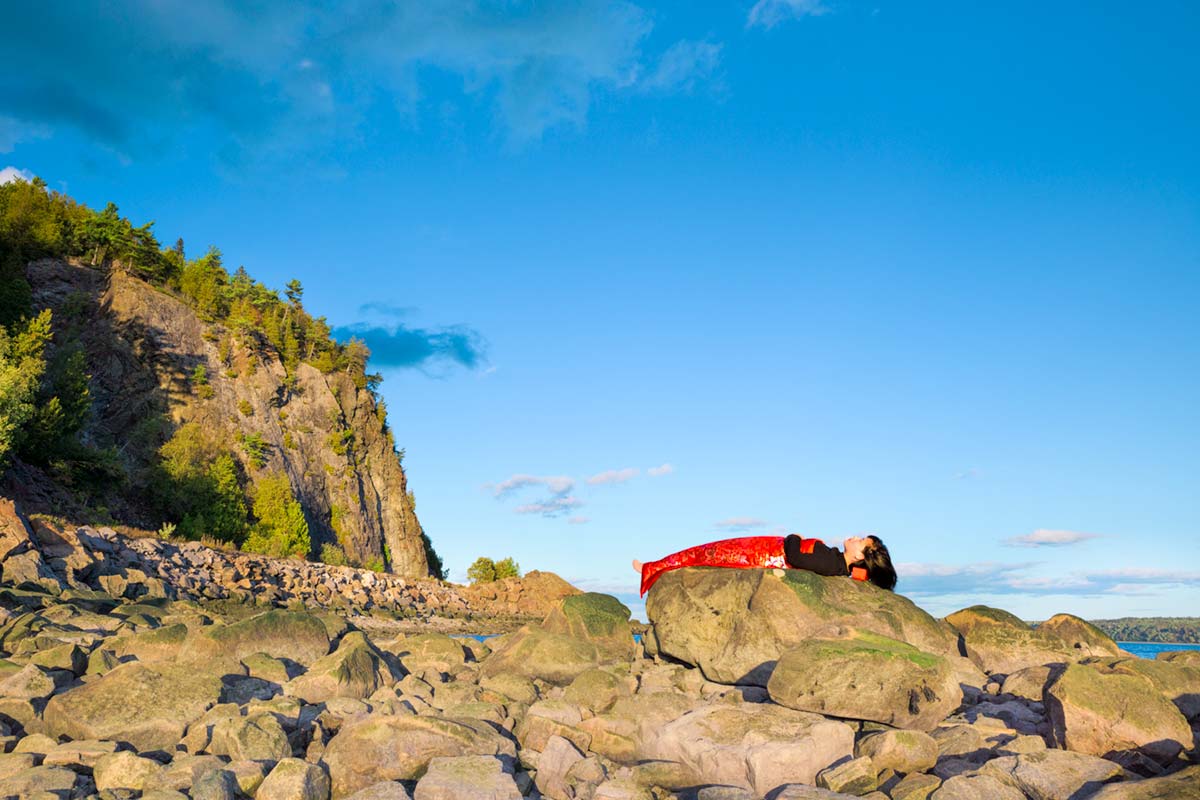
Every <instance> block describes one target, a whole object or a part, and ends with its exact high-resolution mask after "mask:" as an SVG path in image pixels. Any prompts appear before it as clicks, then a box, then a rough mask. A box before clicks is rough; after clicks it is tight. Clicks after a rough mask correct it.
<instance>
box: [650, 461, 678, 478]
mask: <svg viewBox="0 0 1200 800" xmlns="http://www.w3.org/2000/svg"><path fill="white" fill-rule="evenodd" d="M674 471H675V467H674V466H673V465H671V464H662V465H661V466H657V467H651V468H650V469H648V470H646V474H647V475H649V476H651V477H653V478H657V477H659V476H661V475H670V474H671V473H672V472H674Z"/></svg>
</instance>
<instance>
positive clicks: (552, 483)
mask: <svg viewBox="0 0 1200 800" xmlns="http://www.w3.org/2000/svg"><path fill="white" fill-rule="evenodd" d="M530 486H544V487H546V488H547V489H549V490H550V492H551V494H555V495H565V494H569V493H570V491H571V490H572V489H574V488H575V479H574V478H568V477H567V476H565V475H551V476H542V475H526V474H518V475H513V476H512V477H511V478H506V479H505V480H502V481H500V483H497V484H496V485H495V486H494V487H493V488H492V493H493V494H494V495H495V496H496V497H498V498H502V497H507V496H508V495H510V494H512V493H513V492H516V491H518V490H520V489H527V488H529V487H530Z"/></svg>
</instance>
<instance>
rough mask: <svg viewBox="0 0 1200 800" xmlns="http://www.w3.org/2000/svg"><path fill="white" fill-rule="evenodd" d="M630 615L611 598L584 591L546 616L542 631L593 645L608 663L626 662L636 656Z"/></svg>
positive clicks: (565, 601) (622, 605)
mask: <svg viewBox="0 0 1200 800" xmlns="http://www.w3.org/2000/svg"><path fill="white" fill-rule="evenodd" d="M629 613H630V612H629V608H628V607H627V606H626V605H625V604H624V603H622V602H621V601H620V600H618V599H617V598H615V597H613V596H612V595H609V594H601V593H599V592H584V593H583V594H576V595H571V596H569V597H565V598H563V599H562V601H561V602H560V603H559V604H558V606H557V607H556V608H554V609H553V610H552V611H551V612H550V613H549V614H547V615H546V618H545V619H544V620H543V621H542V629H543V630H545V631H547V632H549V633H557V634H560V635H563V636H571V637H573V638H576V639H582V640H584V641H587V642H591V643H592V644H594V645H595V646H596V649H597V650H598V651H599V652H600V657H601V658H602V659H603V660H605V661H617V660H622V659H625V660H627V659H629V658H630V657H631V656H632V654H633V631H632V630H631V629H630V627H629Z"/></svg>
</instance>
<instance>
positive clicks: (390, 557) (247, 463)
mask: <svg viewBox="0 0 1200 800" xmlns="http://www.w3.org/2000/svg"><path fill="white" fill-rule="evenodd" d="M27 275H28V279H29V282H30V284H31V286H32V287H33V300H34V305H35V306H37V307H38V308H51V309H53V310H54V312H55V322H56V326H57V327H62V326H63V325H65V324H67V320H70V319H72V318H73V316H78V315H79V314H80V313H82V314H85V315H86V320H85V321H86V324H84V325H82V326H80V327H81V328H82V333H81V336H80V341H81V343H82V345H83V347H84V350H85V353H86V356H87V366H88V372H89V374H90V375H91V380H90V382H89V383H90V389H91V396H92V400H93V414H92V421H91V422H90V423H89V427H88V429H87V430H86V431H85V432H84V435H85V437H86V438H87V439H88V440H89V441H95V442H99V443H119V444H120V445H121V448H120V453H121V456H122V458H123V459H124V461H125V462H126V463H125V467H126V470H127V472H128V473H129V474H131V475H138V474H143V473H145V472H146V471H147V470H148V468H150V467H151V466H153V464H154V463H155V458H156V452H157V448H158V446H159V445H160V444H161V443H162V440H163V439H162V438H156V437H154V436H148V435H147V430H148V428H147V425H148V424H149V423H153V422H154V421H155V420H161V421H162V423H163V426H162V427H164V428H165V430H163V431H162V433H163V434H164V436H169V435H170V433H171V432H172V430H174V429H175V428H178V427H179V426H181V425H183V424H186V423H189V422H195V423H198V424H199V425H201V426H202V428H203V429H204V430H205V431H206V433H207V434H208V435H210V436H211V437H212V438H213V439H214V440H216V441H219V442H222V443H224V444H225V446H226V449H228V451H229V452H230V453H231V454H232V455H233V456H234V457H235V458H236V459H237V460H238V461H239V463H240V466H241V468H242V470H243V471H244V472H245V474H247V475H249V476H252V477H253V476H256V475H260V474H267V473H272V474H275V473H278V474H283V475H286V476H287V478H288V481H289V483H290V484H291V487H292V491H293V493H294V494H295V495H296V497H297V498H298V499H299V500H300V502H301V505H302V506H303V508H304V515H305V518H306V519H307V521H308V524H309V530H310V532H311V535H312V539H313V544H314V552H318V551H319V550H320V547H321V545H322V544H324V543H329V544H337V545H339V546H340V547H342V548H343V549H344V550H345V552H346V555H347V556H348V557H349V558H350V560H351V561H352V562H353V563H359V564H365V563H368V562H370V561H372V560H377V561H378V562H380V563H384V565H385V567H386V568H387V569H389V571H391V572H394V573H396V574H398V575H402V576H405V577H409V578H423V577H426V576H428V575H429V565H428V563H427V560H426V551H425V544H424V542H423V540H422V533H423V532H422V529H421V525H420V522H419V521H418V519H417V516H416V511H415V507H414V503H413V499H412V496H411V495H410V493H409V490H408V483H407V477H406V475H405V473H404V469H403V467H402V466H401V464H400V460H399V458H398V457H397V454H396V452H395V450H394V444H393V441H392V438H391V436H390V434H389V432H388V429H387V426H386V424H385V419H384V410H383V408H382V407H381V406H380V405H379V404H378V403H377V402H376V400H375V398H374V397H373V396H372V394H371V393H370V392H369V391H367V390H366V389H363V388H359V387H358V386H357V385H356V384H355V382H354V381H353V380H352V379H351V377H350V376H349V375H348V374H346V373H344V372H330V373H323V372H321V371H319V370H317V369H316V368H315V367H313V366H312V365H310V364H308V363H304V362H301V363H299V364H298V365H297V366H295V367H294V368H293V372H292V374H291V375H290V376H289V374H288V371H287V370H286V369H285V367H284V365H283V363H282V362H281V361H280V359H279V357H278V356H277V355H275V354H274V351H273V349H270V348H265V347H261V346H253V347H252V346H249V345H248V343H247V342H248V339H247V337H250V338H251V339H253V337H254V336H256V335H257V334H255V333H253V332H249V333H246V332H243V333H242V334H238V335H235V332H234V331H231V330H229V329H227V328H226V326H224V325H222V324H219V323H208V322H205V321H204V320H202V319H201V318H200V317H199V316H198V315H197V314H196V312H195V311H193V310H192V308H190V307H189V306H188V305H187V304H185V303H184V302H183V301H182V300H179V299H177V298H175V297H173V296H171V295H170V294H168V293H166V292H164V291H162V290H160V289H157V288H155V287H153V286H151V285H150V284H148V283H146V282H144V281H142V280H140V279H138V278H136V277H134V276H133V275H131V274H130V273H128V272H126V271H125V270H124V269H122V268H121V267H120V265H119V264H114V265H113V266H112V268H111V269H106V270H99V269H96V268H93V267H90V266H87V265H84V264H80V263H68V262H65V261H59V260H42V261H36V262H33V263H31V264H30V265H29V266H28V268H27ZM80 309H82V311H81V310H80ZM197 370H201V371H202V373H203V374H204V375H205V386H206V388H205V390H204V391H203V393H199V392H197V391H196V386H195V385H194V381H193V379H192V376H194V375H195V374H196V372H197ZM244 436H252V437H259V438H260V439H261V441H262V443H263V445H264V449H263V451H262V454H263V457H264V458H265V460H264V461H263V462H262V463H258V462H257V461H256V459H254V458H252V457H250V456H249V455H248V453H247V452H246V451H245V450H244V449H243V448H241V447H238V446H237V442H239V441H240V440H241V439H242V437H244ZM12 488H13V491H15V492H17V493H18V494H17V496H18V498H19V499H22V500H24V501H25V504H26V505H27V506H28V507H29V508H30V510H32V511H46V512H61V511H62V510H63V508H64V507H65V506H64V504H71V503H73V500H72V498H71V496H70V495H69V494H68V493H64V492H62V491H56V488H55V487H54V486H53V485H52V483H51V482H50V481H48V480H45V479H44V478H43V477H42V476H40V473H38V471H37V470H35V469H33V468H24V469H22V470H21V474H20V476H18V477H17V479H15V480H14V482H13V487H12ZM139 503H141V504H140V505H139ZM105 504H106V505H107V506H108V507H109V509H110V511H111V512H113V513H115V514H117V515H118V516H119V518H121V519H123V520H125V521H128V522H131V523H134V524H141V525H142V526H149V527H152V528H154V527H157V526H158V522H157V520H155V519H154V515H153V514H152V513H150V511H149V510H148V509H147V508H146V506H145V503H144V502H141V501H139V499H138V498H136V497H132V496H130V495H129V494H127V493H116V494H114V495H113V496H112V497H107V498H105Z"/></svg>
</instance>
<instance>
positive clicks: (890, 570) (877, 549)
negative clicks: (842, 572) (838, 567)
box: [856, 536, 896, 592]
mask: <svg viewBox="0 0 1200 800" xmlns="http://www.w3.org/2000/svg"><path fill="white" fill-rule="evenodd" d="M867 539H868V540H869V542H870V543H869V544H868V545H867V546H866V547H864V548H863V558H862V561H860V562H859V563H858V564H857V565H856V566H862V567H866V570H867V580H869V581H870V582H871V583H873V584H875V585H876V586H878V587H879V588H880V589H887V590H888V591H889V592H892V591H895V590H896V568H895V567H893V566H892V556H891V554H890V553H889V552H888V549H887V545H885V544H884V543H883V540H882V539H880V538H879V537H878V536H868V537H867Z"/></svg>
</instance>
